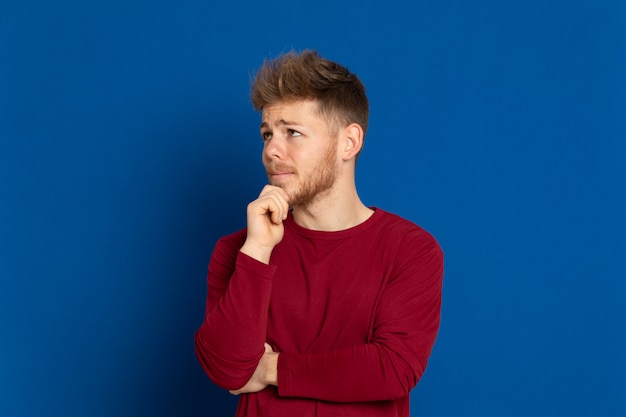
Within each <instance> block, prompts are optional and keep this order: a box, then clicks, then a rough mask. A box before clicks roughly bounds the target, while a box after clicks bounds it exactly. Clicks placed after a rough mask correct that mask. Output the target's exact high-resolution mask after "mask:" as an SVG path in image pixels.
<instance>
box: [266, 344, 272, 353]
mask: <svg viewBox="0 0 626 417" xmlns="http://www.w3.org/2000/svg"><path fill="white" fill-rule="evenodd" d="M264 346H265V353H270V352H274V350H273V349H272V347H271V346H270V345H269V344H267V343H265V345H264Z"/></svg>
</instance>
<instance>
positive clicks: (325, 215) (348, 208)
mask: <svg viewBox="0 0 626 417" xmlns="http://www.w3.org/2000/svg"><path fill="white" fill-rule="evenodd" d="M372 213H373V210H371V209H370V208H368V207H367V206H366V205H365V204H363V203H362V202H361V199H360V198H359V196H358V195H357V192H356V188H352V190H351V192H348V193H346V192H343V193H340V192H337V190H334V191H333V190H329V193H325V194H324V195H323V196H319V198H317V199H315V200H314V201H313V202H311V203H310V204H308V205H306V206H296V207H294V208H293V218H294V220H295V222H296V223H297V224H298V225H300V226H302V227H305V228H307V229H310V230H319V231H327V232H336V231H339V230H345V229H349V228H351V227H354V226H356V225H359V224H361V223H363V222H364V221H365V220H367V219H368V218H369V217H370V216H371V215H372Z"/></svg>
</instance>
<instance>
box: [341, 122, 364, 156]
mask: <svg viewBox="0 0 626 417" xmlns="http://www.w3.org/2000/svg"><path fill="white" fill-rule="evenodd" d="M342 139H343V140H342V149H340V152H341V156H342V159H343V160H344V161H347V160H349V159H352V158H355V157H356V156H357V155H358V154H359V152H360V151H361V148H362V147H363V128H362V127H361V125H359V124H358V123H352V124H349V125H348V126H346V127H345V128H343V130H342Z"/></svg>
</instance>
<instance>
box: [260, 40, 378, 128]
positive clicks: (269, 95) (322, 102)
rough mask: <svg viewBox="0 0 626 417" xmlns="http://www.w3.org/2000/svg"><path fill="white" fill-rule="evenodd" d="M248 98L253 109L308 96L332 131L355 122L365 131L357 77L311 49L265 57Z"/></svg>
mask: <svg viewBox="0 0 626 417" xmlns="http://www.w3.org/2000/svg"><path fill="white" fill-rule="evenodd" d="M251 99H252V104H253V106H254V108H255V110H257V111H260V110H263V108H264V107H266V106H267V105H271V104H277V103H279V102H292V101H301V100H312V101H315V102H317V104H318V109H317V111H318V112H319V115H320V117H322V118H323V119H325V120H326V121H327V123H328V125H329V127H331V128H332V129H333V130H334V131H338V130H339V129H341V128H343V127H345V126H347V125H349V124H351V123H357V124H358V125H360V126H361V128H362V129H363V135H365V132H367V125H368V116H369V104H368V101H367V96H366V95H365V87H364V86H363V84H362V83H361V80H359V78H358V77H357V76H356V75H354V74H352V73H351V72H350V71H348V69H347V68H345V67H343V66H341V65H339V64H337V63H335V62H332V61H329V60H327V59H324V58H322V57H320V56H319V54H318V53H317V52H315V51H309V50H305V51H303V52H301V53H296V52H289V53H286V54H284V55H282V56H280V57H278V58H276V59H274V60H269V61H267V60H266V61H265V62H264V64H263V66H262V67H261V68H260V69H259V71H258V73H257V74H256V76H255V78H254V80H253V82H252V89H251Z"/></svg>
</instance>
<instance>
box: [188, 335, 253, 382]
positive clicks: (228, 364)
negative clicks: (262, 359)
mask: <svg viewBox="0 0 626 417" xmlns="http://www.w3.org/2000/svg"><path fill="white" fill-rule="evenodd" d="M194 344H195V351H196V357H197V358H198V362H200V365H201V366H202V369H204V372H205V373H206V374H207V376H208V377H209V379H210V380H211V381H212V382H213V383H214V384H215V385H217V386H218V387H220V388H223V389H226V390H237V389H239V388H241V387H243V386H244V385H245V384H246V383H247V382H248V381H249V380H250V378H251V377H252V374H253V373H254V370H255V369H256V366H257V364H258V361H259V357H257V358H254V359H244V358H237V357H232V356H230V357H229V356H228V354H220V352H219V350H216V349H215V346H213V345H212V344H211V343H210V338H207V337H205V334H204V332H203V329H202V328H200V329H199V330H198V331H197V332H196V334H195V336H194Z"/></svg>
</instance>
